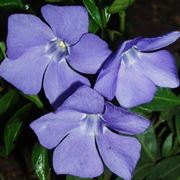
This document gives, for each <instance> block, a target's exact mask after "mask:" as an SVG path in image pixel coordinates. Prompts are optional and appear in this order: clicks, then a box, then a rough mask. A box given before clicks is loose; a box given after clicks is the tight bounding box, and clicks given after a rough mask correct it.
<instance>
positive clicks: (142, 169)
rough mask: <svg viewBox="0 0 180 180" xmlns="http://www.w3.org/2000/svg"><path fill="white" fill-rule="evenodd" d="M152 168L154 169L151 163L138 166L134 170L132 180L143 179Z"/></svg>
mask: <svg viewBox="0 0 180 180" xmlns="http://www.w3.org/2000/svg"><path fill="white" fill-rule="evenodd" d="M153 167H154V164H152V163H148V164H143V165H141V166H138V167H137V168H136V170H135V173H134V176H133V180H140V179H144V178H145V177H146V176H147V175H148V174H149V172H150V171H151V169H152V168H153Z"/></svg>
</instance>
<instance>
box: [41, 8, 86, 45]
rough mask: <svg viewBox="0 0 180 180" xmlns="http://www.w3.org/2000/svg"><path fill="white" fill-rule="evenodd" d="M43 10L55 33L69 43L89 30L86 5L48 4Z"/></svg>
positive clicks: (74, 41)
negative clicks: (62, 5) (60, 5)
mask: <svg viewBox="0 0 180 180" xmlns="http://www.w3.org/2000/svg"><path fill="white" fill-rule="evenodd" d="M41 11H42V15H43V17H44V18H45V20H46V21H47V22H48V23H49V25H50V26H51V28H52V29H53V31H54V32H55V34H56V35H57V36H58V37H59V38H60V39H62V40H64V41H66V42H67V43H69V44H74V43H76V42H77V41H78V40H79V39H80V37H81V36H82V35H83V34H84V33H87V32H88V25H89V23H88V13H87V11H86V9H85V8H84V7H81V6H64V7H59V6H53V5H46V6H43V7H42V9H41Z"/></svg>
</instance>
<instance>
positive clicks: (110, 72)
mask: <svg viewBox="0 0 180 180" xmlns="http://www.w3.org/2000/svg"><path fill="white" fill-rule="evenodd" d="M120 64H121V60H120V58H119V57H118V56H116V55H114V54H112V55H111V56H110V57H109V58H108V60H107V61H106V63H105V64H104V66H103V68H102V69H101V71H100V73H99V75H98V78H97V80H96V84H95V86H94V89H96V90H97V91H98V92H99V93H101V94H102V95H103V96H105V97H106V98H108V99H109V100H112V99H113V98H114V96H115V91H116V85H117V77H118V71H119V67H120Z"/></svg>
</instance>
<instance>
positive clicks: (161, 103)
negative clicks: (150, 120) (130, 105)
mask: <svg viewBox="0 0 180 180" xmlns="http://www.w3.org/2000/svg"><path fill="white" fill-rule="evenodd" d="M178 105H180V98H178V97H177V96H176V95H175V94H174V93H173V92H172V91H171V90H170V89H165V88H161V89H159V90H158V91H157V93H156V95H155V97H154V99H153V100H152V101H151V102H150V103H148V104H145V105H142V106H138V107H137V108H135V109H136V110H138V109H140V110H143V111H146V112H152V111H166V110H168V109H169V108H173V107H175V106H178Z"/></svg>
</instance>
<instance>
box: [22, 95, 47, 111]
mask: <svg viewBox="0 0 180 180" xmlns="http://www.w3.org/2000/svg"><path fill="white" fill-rule="evenodd" d="M22 95H23V96H24V97H25V98H27V99H29V100H30V101H32V102H33V103H34V104H35V105H36V106H37V107H38V108H40V109H43V107H44V105H43V103H42V101H41V100H40V98H39V96H38V95H26V94H22Z"/></svg>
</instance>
